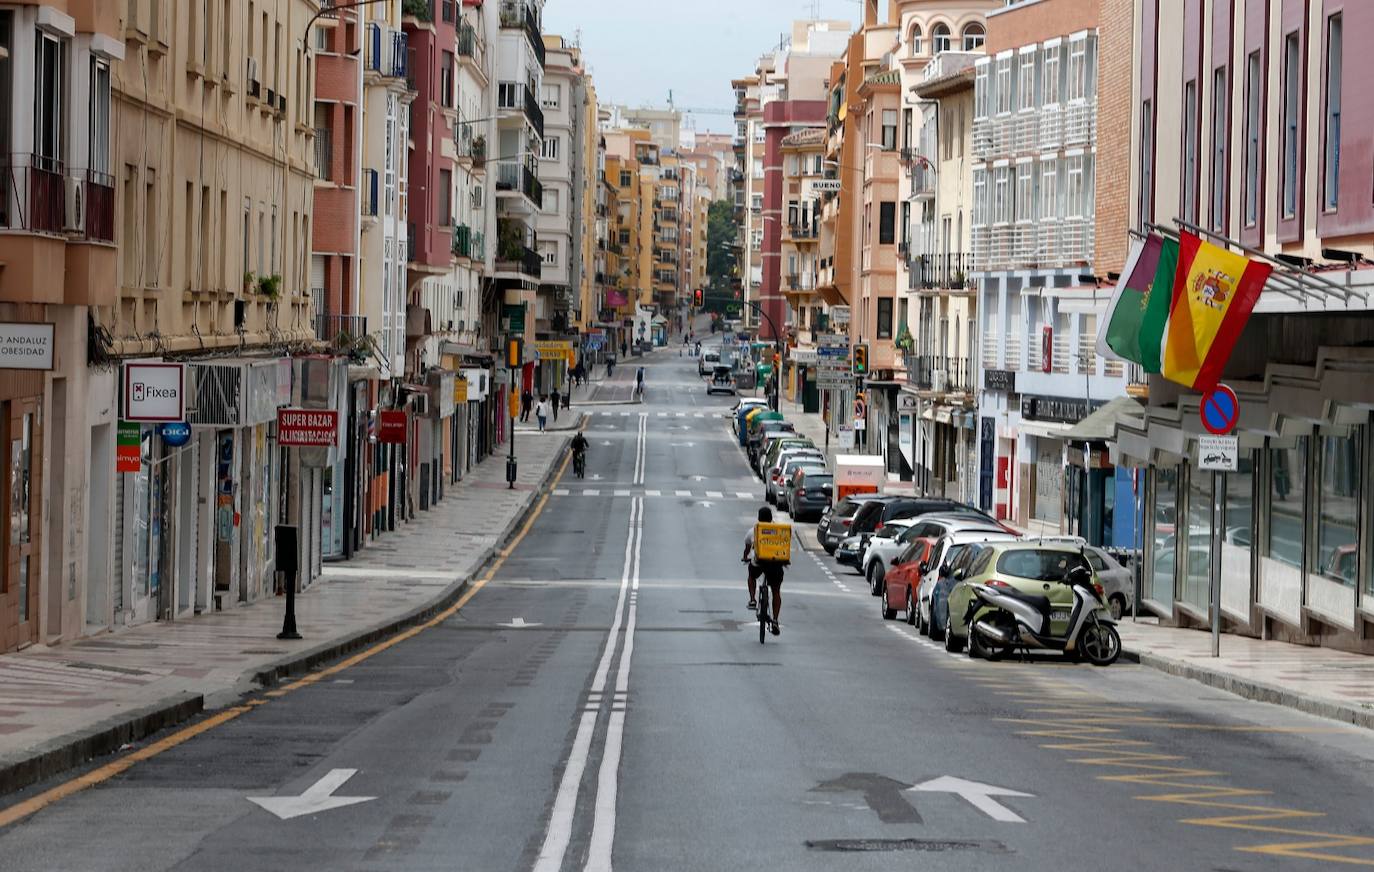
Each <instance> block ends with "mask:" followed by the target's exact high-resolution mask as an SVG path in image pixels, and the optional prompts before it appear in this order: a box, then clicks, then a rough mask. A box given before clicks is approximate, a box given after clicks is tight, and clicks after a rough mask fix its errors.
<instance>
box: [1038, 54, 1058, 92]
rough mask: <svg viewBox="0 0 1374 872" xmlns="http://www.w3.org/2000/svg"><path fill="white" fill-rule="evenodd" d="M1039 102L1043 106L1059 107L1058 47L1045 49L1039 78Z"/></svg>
mask: <svg viewBox="0 0 1374 872" xmlns="http://www.w3.org/2000/svg"><path fill="white" fill-rule="evenodd" d="M1041 79H1042V82H1041V85H1040V90H1041V91H1042V92H1043V93H1042V94H1041V95H1040V102H1041V103H1042V104H1043V105H1045V106H1058V105H1059V46H1057V45H1055V46H1051V47H1049V48H1047V49H1045V59H1044V74H1043V76H1042V77H1041Z"/></svg>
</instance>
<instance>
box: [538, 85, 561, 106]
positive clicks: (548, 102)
mask: <svg viewBox="0 0 1374 872" xmlns="http://www.w3.org/2000/svg"><path fill="white" fill-rule="evenodd" d="M539 102H540V105H542V106H543V107H544V108H545V109H557V108H558V107H559V106H562V105H563V86H562V85H545V86H544V93H543V95H542V96H541V97H540V100H539Z"/></svg>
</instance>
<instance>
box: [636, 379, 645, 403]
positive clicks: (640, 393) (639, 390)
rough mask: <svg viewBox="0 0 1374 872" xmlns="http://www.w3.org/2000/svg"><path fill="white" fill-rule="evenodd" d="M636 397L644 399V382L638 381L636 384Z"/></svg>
mask: <svg viewBox="0 0 1374 872" xmlns="http://www.w3.org/2000/svg"><path fill="white" fill-rule="evenodd" d="M635 399H636V400H642V399H644V382H637V383H636V384H635Z"/></svg>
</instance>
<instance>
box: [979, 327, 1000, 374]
mask: <svg viewBox="0 0 1374 872" xmlns="http://www.w3.org/2000/svg"><path fill="white" fill-rule="evenodd" d="M997 352H998V348H997V331H996V330H988V331H985V332H984V333H983V369H1001V367H1000V366H998V364H997Z"/></svg>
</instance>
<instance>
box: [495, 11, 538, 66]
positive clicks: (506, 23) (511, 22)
mask: <svg viewBox="0 0 1374 872" xmlns="http://www.w3.org/2000/svg"><path fill="white" fill-rule="evenodd" d="M501 26H502V27H505V28H510V29H520V30H524V31H525V38H526V39H528V40H529V43H530V48H532V49H534V56H535V57H537V58H538V59H539V66H541V67H542V66H545V64H546V61H545V57H544V55H545V52H544V37H543V35H542V34H540V32H539V18H538V16H537V15H535V12H534V7H532V6H530V4H528V3H525V2H523V0H505V2H503V3H502V4H501Z"/></svg>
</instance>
